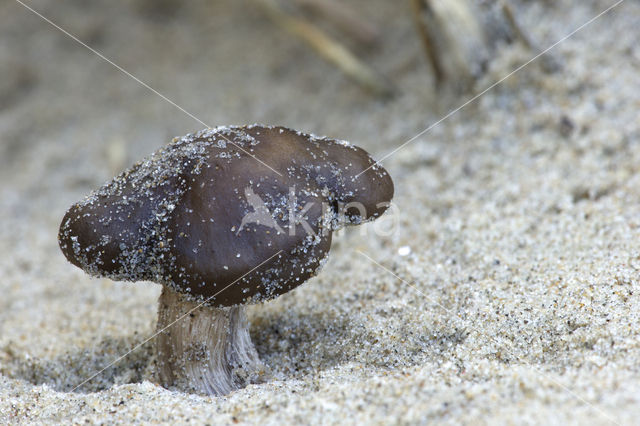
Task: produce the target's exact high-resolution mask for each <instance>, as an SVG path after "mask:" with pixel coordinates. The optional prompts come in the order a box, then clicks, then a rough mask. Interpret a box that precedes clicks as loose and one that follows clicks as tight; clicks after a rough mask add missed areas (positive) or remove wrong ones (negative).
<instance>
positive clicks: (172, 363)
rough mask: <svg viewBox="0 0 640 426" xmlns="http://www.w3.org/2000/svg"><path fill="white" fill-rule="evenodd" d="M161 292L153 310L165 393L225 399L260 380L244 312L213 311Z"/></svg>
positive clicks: (167, 291) (261, 366)
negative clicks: (172, 390) (172, 389)
mask: <svg viewBox="0 0 640 426" xmlns="http://www.w3.org/2000/svg"><path fill="white" fill-rule="evenodd" d="M199 305H200V304H199V303H197V302H194V301H192V300H189V299H188V298H187V297H185V296H183V295H181V294H179V293H176V292H175V291H173V290H171V289H169V288H167V287H166V286H163V289H162V294H161V295H160V304H159V307H158V331H161V330H162V332H160V333H159V334H158V341H157V347H156V349H157V356H158V377H159V380H160V382H161V384H162V385H163V386H165V387H176V388H178V389H180V390H183V391H192V392H198V393H204V394H209V395H225V394H228V393H229V392H231V391H233V390H236V389H240V388H243V387H244V386H246V385H247V384H248V383H257V382H261V381H263V380H264V378H265V377H264V376H265V367H264V364H263V363H262V362H261V361H260V358H259V357H258V352H257V351H256V349H255V347H254V346H253V343H251V337H250V336H249V322H248V321H247V316H246V314H245V308H244V306H234V307H230V308H214V307H211V306H207V305H202V306H199Z"/></svg>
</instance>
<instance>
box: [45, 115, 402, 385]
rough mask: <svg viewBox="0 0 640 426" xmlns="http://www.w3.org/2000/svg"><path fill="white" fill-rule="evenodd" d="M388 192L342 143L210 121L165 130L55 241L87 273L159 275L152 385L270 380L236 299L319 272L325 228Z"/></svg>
mask: <svg viewBox="0 0 640 426" xmlns="http://www.w3.org/2000/svg"><path fill="white" fill-rule="evenodd" d="M363 171H364V172H363ZM359 173H360V174H359ZM392 196H393V183H392V181H391V178H390V177H389V175H388V173H387V172H386V171H385V170H384V169H383V168H382V167H380V166H379V165H377V164H376V163H375V162H374V161H373V159H372V158H371V157H370V156H369V155H368V154H367V153H366V152H365V151H364V150H363V149H361V148H358V147H356V146H353V145H350V144H349V143H347V142H344V141H339V140H334V139H328V138H323V137H316V136H313V135H308V134H304V133H300V132H297V131H294V130H290V129H286V128H283V127H267V126H260V125H252V126H242V127H218V128H215V129H206V130H202V131H200V132H197V133H195V134H190V135H187V136H184V137H182V138H175V139H174V140H173V141H172V142H171V143H170V144H169V145H167V146H165V147H163V148H161V149H160V150H158V151H156V152H155V153H153V154H152V155H151V156H149V157H148V158H147V159H145V160H143V161H141V162H138V163H136V164H135V165H134V166H133V167H131V168H130V169H128V170H126V171H125V172H123V173H122V174H120V175H119V176H117V177H115V178H114V179H113V180H112V181H110V182H108V183H106V184H105V185H104V186H102V187H101V188H100V189H98V190H96V191H94V192H92V193H91V194H90V195H89V196H88V197H87V198H85V199H84V200H83V201H81V202H79V203H76V204H74V205H73V206H71V208H70V209H69V210H68V211H67V213H66V214H65V216H64V218H63V219H62V223H61V225H60V231H59V236H58V239H59V244H60V248H61V250H62V252H63V253H64V255H65V256H66V258H67V259H68V260H69V261H70V262H71V263H73V264H74V265H76V266H78V267H80V268H82V269H83V270H84V271H85V272H87V273H89V274H91V275H94V276H101V277H108V278H111V279H114V280H125V281H141V280H146V281H153V282H156V283H159V284H162V285H163V288H162V294H161V296H160V303H159V308H158V326H157V327H158V328H157V330H158V336H157V346H156V350H157V367H158V368H157V372H158V376H159V381H160V382H161V383H162V385H163V386H165V387H176V388H178V389H182V390H186V391H195V392H198V393H205V394H212V395H224V394H227V393H229V392H231V391H232V390H234V389H239V388H241V387H244V386H245V385H246V384H247V383H253V382H259V381H261V380H263V378H264V377H265V375H266V374H265V371H266V369H265V366H264V365H263V364H262V362H261V361H260V359H259V357H258V353H257V352H256V349H255V348H254V346H253V344H252V342H251V338H250V336H249V324H248V321H247V317H246V315H245V306H246V305H247V304H250V303H258V302H263V301H266V300H269V299H273V298H275V297H277V296H279V295H281V294H283V293H286V292H288V291H289V290H291V289H293V288H295V287H297V286H299V285H300V284H302V283H303V282H305V281H306V280H308V279H309V278H310V277H312V276H314V275H316V273H317V272H318V271H319V269H320V268H321V266H322V265H323V264H324V263H325V261H326V259H327V255H328V253H329V248H330V246H331V233H332V231H334V230H336V229H339V228H340V227H342V226H344V225H351V224H359V223H362V222H366V221H369V220H373V219H375V218H377V217H379V216H380V215H381V214H382V213H384V211H385V210H386V209H387V207H388V205H389V202H390V200H391V198H392Z"/></svg>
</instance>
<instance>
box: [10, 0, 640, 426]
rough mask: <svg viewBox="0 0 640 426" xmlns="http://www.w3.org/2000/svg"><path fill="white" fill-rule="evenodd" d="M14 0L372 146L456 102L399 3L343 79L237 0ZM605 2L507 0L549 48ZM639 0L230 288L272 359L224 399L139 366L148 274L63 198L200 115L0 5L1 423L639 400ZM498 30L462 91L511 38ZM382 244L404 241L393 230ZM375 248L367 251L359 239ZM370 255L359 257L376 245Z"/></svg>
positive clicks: (612, 412) (187, 102) (241, 106)
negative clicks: (105, 250)
mask: <svg viewBox="0 0 640 426" xmlns="http://www.w3.org/2000/svg"><path fill="white" fill-rule="evenodd" d="M161 3H162V4H163V5H164V6H163V7H160V8H158V7H153V6H151V4H152V2H150V1H137V2H125V3H124V4H123V3H119V2H108V1H106V0H105V1H94V2H77V1H56V2H53V1H45V0H38V1H30V2H29V4H30V5H32V6H33V7H34V8H36V9H37V10H38V11H40V12H41V13H43V14H44V15H45V16H47V17H49V18H50V19H52V20H53V21H55V22H56V23H58V24H59V25H60V26H62V27H64V28H65V29H67V30H68V31H70V32H71V33H73V34H75V35H76V36H78V37H79V38H80V39H82V40H83V41H85V42H87V43H89V44H90V45H91V46H93V47H95V48H96V49H98V50H100V51H101V52H103V53H104V54H105V55H106V56H108V57H109V58H111V59H112V60H113V61H114V62H116V63H117V64H119V65H120V66H122V67H123V68H125V69H127V70H128V71H129V72H131V73H133V74H135V75H136V76H137V77H139V78H140V79H142V80H144V81H145V82H147V83H149V84H150V85H151V86H153V87H154V88H155V89H157V90H158V91H160V92H161V93H163V94H164V95H166V96H167V97H168V98H170V99H172V100H173V101H175V102H176V103H178V104H180V105H181V106H183V107H184V108H185V109H186V110H188V111H189V112H190V113H192V114H193V115H195V116H197V117H198V118H199V119H200V120H202V121H204V122H205V123H207V124H208V125H212V126H215V125H220V124H242V123H252V122H263V123H269V124H282V125H286V126H289V127H293V128H296V129H300V130H304V131H308V132H314V133H318V134H326V135H329V136H333V137H338V138H341V139H346V140H349V141H351V142H353V143H356V144H358V145H361V146H363V147H364V148H366V149H367V150H369V151H370V152H372V153H373V154H374V155H375V156H377V157H378V158H379V157H381V156H383V155H384V154H385V153H387V152H389V151H390V150H391V149H393V148H395V147H397V146H399V145H400V144H401V143H403V142H404V141H405V140H407V139H409V138H410V137H412V136H413V135H415V134H416V133H418V132H419V131H421V130H423V129H425V128H426V127H427V126H429V125H430V124H431V123H433V122H435V121H436V120H438V118H439V117H441V116H443V115H444V114H446V112H447V111H449V110H450V109H451V108H454V107H456V106H458V105H459V104H461V103H462V102H463V101H464V100H465V99H464V98H456V97H454V96H450V95H444V94H438V93H436V92H434V90H433V89H432V86H431V83H432V82H431V78H430V73H429V68H428V67H427V65H426V62H425V60H424V58H423V56H422V51H421V46H420V44H419V40H418V39H417V38H416V36H415V33H414V28H413V27H412V24H411V21H410V18H409V12H408V5H407V4H405V3H403V2H389V1H384V0H375V1H373V0H359V1H353V2H352V3H353V4H354V5H355V7H358V8H359V10H361V11H362V14H363V15H364V16H365V17H366V18H367V19H369V20H371V21H373V22H375V23H376V24H377V25H378V26H379V28H380V29H381V31H382V33H383V34H384V37H383V38H382V41H381V44H380V46H379V47H378V48H376V49H373V50H371V51H369V52H362V53H361V56H362V57H363V58H364V59H365V60H366V61H367V62H369V63H371V64H372V65H373V66H374V67H375V68H376V69H378V70H380V71H381V72H382V73H384V74H385V75H387V76H389V77H390V78H391V79H392V80H393V81H394V82H395V84H396V85H397V86H398V87H399V88H400V90H401V95H400V96H398V97H397V98H395V99H394V100H392V101H388V102H383V101H379V100H376V99H374V98H372V97H371V96H369V95H367V94H366V93H363V92H362V91H361V90H360V89H359V88H358V87H357V86H354V85H353V84H352V83H351V82H350V81H349V80H348V79H346V78H345V77H343V76H342V75H341V74H340V73H339V72H337V71H336V70H335V69H333V68H332V67H331V66H329V65H327V64H326V63H324V62H323V61H322V60H321V59H319V58H318V57H317V56H316V55H314V54H313V53H311V52H310V51H308V50H307V49H305V48H304V47H302V46H301V45H300V43H298V42H297V41H296V40H292V39H291V38H290V37H289V36H287V35H286V34H284V33H282V32H281V31H280V30H278V29H276V28H274V27H273V25H272V24H271V23H270V22H269V21H267V20H265V19H264V18H263V16H262V15H261V14H260V13H259V12H258V11H256V10H253V9H252V8H251V7H250V5H248V4H247V3H246V2H244V1H237V2H235V1H234V2H232V1H217V2H205V1H204V0H202V1H197V2H189V3H188V5H183V6H180V5H179V3H178V2H175V3H174V2H171V1H164V2H161ZM612 3H613V0H611V1H587V2H582V1H580V2H578V1H574V2H569V1H563V2H534V1H526V2H522V3H521V4H519V5H518V6H517V8H516V10H517V15H518V17H519V19H520V20H521V22H522V24H523V26H524V27H526V28H527V30H528V31H529V32H530V34H531V35H532V36H533V37H534V38H535V40H536V41H537V42H538V44H539V45H540V46H542V47H546V46H549V45H551V44H552V43H554V42H556V41H557V40H559V39H561V38H562V37H563V36H565V35H566V34H568V33H569V32H570V31H572V30H573V29H575V28H577V27H578V26H580V25H581V24H583V23H585V22H586V21H588V20H589V19H590V18H592V17H593V16H595V15H596V14H597V13H599V12H600V11H601V10H603V9H605V8H606V7H608V6H609V5H611V4H612ZM639 20H640V4H639V3H638V2H637V1H633V0H626V1H625V2H624V3H623V4H622V5H620V6H619V7H618V8H616V9H615V11H614V12H613V13H610V14H607V15H606V16H604V17H602V18H601V19H599V20H597V21H596V22H595V23H593V24H592V25H590V26H589V27H587V28H586V29H585V30H583V31H581V32H579V33H578V34H576V35H575V36H573V37H571V38H570V39H568V40H567V41H565V42H563V43H562V44H560V45H559V46H558V47H557V48H556V49H555V50H554V51H553V55H554V58H555V59H556V60H557V61H558V63H559V64H560V65H561V68H560V70H559V71H557V72H551V73H550V72H545V71H544V69H543V68H544V67H541V66H540V64H539V63H533V64H531V65H530V66H528V67H526V68H525V69H523V70H522V71H521V72H519V73H518V74H516V75H514V76H513V77H511V78H510V79H508V80H507V81H505V82H504V84H501V85H500V86H498V87H496V88H495V89H493V90H492V91H490V92H489V93H487V94H486V95H485V96H482V97H481V98H480V99H479V100H478V102H475V103H473V104H471V105H469V106H468V107H467V108H465V109H463V110H462V111H460V112H459V113H457V114H455V115H454V116H452V117H451V118H449V119H447V120H446V121H444V122H442V123H441V124H439V125H438V126H436V127H435V128H434V129H433V130H431V131H429V132H428V133H426V134H425V135H423V136H422V137H420V138H418V139H417V140H415V141H414V142H412V143H411V144H409V145H407V146H406V147H405V148H404V149H402V150H401V151H399V152H398V153H396V154H395V155H393V156H391V157H390V158H388V159H387V160H386V161H385V163H384V164H385V167H386V168H387V169H388V170H389V171H390V173H391V175H392V176H393V178H394V181H395V184H396V197H395V203H396V206H397V214H396V216H395V217H397V218H398V226H397V228H396V229H395V231H394V232H393V233H392V234H391V235H387V236H380V235H376V233H375V232H374V231H375V229H374V227H373V226H372V225H367V227H365V228H363V229H365V230H366V231H367V232H366V235H362V234H361V232H360V230H359V229H353V230H350V231H349V232H346V233H343V234H342V235H341V236H340V237H339V238H337V239H336V240H335V241H334V246H333V249H332V256H331V258H330V261H329V263H328V264H327V265H326V267H325V269H324V270H323V272H322V273H321V274H320V275H319V276H318V277H317V278H315V279H313V280H311V281H310V282H308V283H307V284H305V285H303V286H301V287H299V288H298V289H296V290H295V291H293V292H291V293H289V294H287V295H284V296H282V297H280V298H279V299H277V300H275V301H273V302H269V303H267V304H265V305H262V306H257V307H254V308H252V309H251V311H250V319H251V321H252V328H251V334H252V337H253V340H254V342H255V344H256V347H257V349H258V352H259V353H260V356H261V357H262V359H263V360H264V361H265V362H266V363H267V364H268V365H269V366H270V367H271V368H272V370H273V373H274V378H273V380H271V381H270V382H268V383H266V384H261V385H252V386H249V387H247V388H245V389H242V390H239V391H237V392H234V393H232V394H230V395H227V396H225V397H217V398H216V397H203V396H198V395H191V394H184V393H179V392H172V391H168V390H165V389H163V388H162V387H159V386H158V385H156V384H154V375H153V357H154V355H153V347H152V345H151V342H149V343H146V344H144V345H142V347H141V348H139V349H137V350H135V351H134V352H132V353H130V354H129V355H128V356H126V357H125V358H123V359H122V360H120V361H119V362H117V363H116V364H114V365H113V366H112V367H109V368H107V369H106V370H105V371H103V372H102V373H101V374H99V375H98V376H97V377H96V378H95V379H94V380H92V381H90V382H88V383H85V384H84V385H83V386H82V387H80V388H78V389H76V390H75V391H74V390H73V389H74V388H76V386H77V385H79V384H80V383H82V382H83V381H84V380H85V379H87V378H89V377H90V376H91V375H92V374H94V373H95V372H98V371H100V370H101V369H102V368H104V367H105V366H107V365H109V364H110V363H111V362H112V361H113V360H114V359H116V358H117V357H118V356H120V355H122V354H124V353H126V352H127V351H128V350H129V349H130V348H132V347H135V346H136V345H138V344H140V343H142V342H144V341H145V340H146V339H147V338H148V337H149V336H151V335H152V334H153V332H154V329H155V323H156V308H157V298H158V295H159V293H160V288H159V286H158V285H155V284H151V283H135V284H129V283H127V284H123V283H114V282H111V281H109V280H100V279H91V278H89V277H87V276H86V275H85V274H84V273H83V272H82V271H80V270H79V269H77V268H75V267H73V266H72V265H70V264H68V263H67V262H66V261H65V259H64V257H63V256H62V254H61V253H60V251H59V249H58V245H57V241H56V234H57V229H58V225H59V221H60V219H61V218H62V216H63V214H64V212H65V210H66V209H67V207H68V206H69V205H70V204H71V203H72V202H74V201H77V200H79V199H81V198H82V197H83V196H84V195H86V194H87V193H88V192H89V191H90V190H91V189H92V188H95V187H97V186H99V185H100V184H102V183H103V182H104V181H105V180H107V179H109V178H110V177H111V176H113V175H114V174H115V173H116V172H118V171H120V170H122V169H123V168H125V167H126V166H128V165H130V164H132V163H133V162H134V161H135V160H137V159H139V158H141V157H142V156H144V155H146V154H148V153H150V152H152V151H153V150H155V149H157V148H158V147H160V146H162V145H163V144H164V143H166V142H168V141H169V140H170V138H171V137H172V136H175V135H182V134H186V133H189V132H192V131H196V130H198V129H200V128H202V127H204V126H203V125H202V124H201V123H199V122H197V121H196V120H194V119H193V118H191V117H189V116H188V115H186V114H184V113H183V112H181V111H179V110H178V109H176V108H175V107H173V106H172V105H170V104H169V103H168V102H166V101H164V100H162V99H161V98H159V97H158V96H157V95H155V94H153V93H151V92H150V91H149V90H148V89H146V88H144V87H142V86H141V85H140V84H138V83H137V82H135V81H134V80H132V79H131V78H129V77H127V76H126V75H124V74H123V73H121V72H120V71H118V70H117V69H115V68H114V67H112V66H110V65H109V64H107V63H106V62H105V61H103V60H102V59H100V58H98V57H97V56H96V55H94V54H92V53H91V52H89V51H88V50H86V49H85V48H83V47H82V46H80V45H78V44H77V43H76V42H74V41H73V40H71V39H70V38H69V37H67V36H65V35H64V34H62V33H61V32H60V31H58V30H56V29H55V28H53V27H52V26H50V25H49V24H47V23H46V22H44V21H43V20H42V19H40V18H39V17H37V16H35V15H34V14H33V13H31V12H29V11H28V10H27V9H25V8H24V7H23V6H21V5H20V4H19V3H17V2H15V1H13V0H9V1H5V2H2V4H0V75H1V77H0V182H1V183H0V218H1V220H2V224H1V226H0V253H1V254H2V256H0V272H1V275H0V276H1V279H0V293H1V294H2V297H0V423H7V422H11V423H13V422H23V423H32V422H33V423H59V422H64V423H84V422H90V423H102V422H108V423H112V422H113V423H130V422H137V421H140V422H145V423H147V422H171V423H175V422H178V423H186V422H189V421H191V422H197V423H201V422H207V423H216V424H232V423H245V422H246V423H271V424H282V423H284V422H301V423H326V424H344V423H353V424H356V423H357V424H361V423H362V422H370V423H374V424H375V423H396V422H398V423H427V422H438V423H452V424H460V423H474V424H478V423H481V424H482V423H485V424H486V423H498V424H511V423H518V424H521V423H531V424H533V423H538V424H539V423H544V424H567V423H571V424H585V423H593V424H611V423H613V424H615V423H619V424H633V423H637V422H638V418H640V368H639V366H640V333H639V332H638V323H639V318H638V315H639V312H640V309H639V308H640V306H639V305H640V289H639V288H638V285H639V281H638V276H639V274H640V239H639V237H640V116H639V114H638V111H639V110H640V44H639V43H638V36H639V35H640V34H639V30H638V26H637V23H638V21H639ZM531 55H532V54H531V52H527V51H525V50H524V49H522V48H520V47H517V46H516V47H508V48H503V49H501V51H500V53H499V55H498V56H497V58H495V60H494V61H493V63H492V66H491V69H490V70H489V72H488V74H487V75H486V77H485V78H484V79H483V80H482V81H480V82H479V83H478V88H479V89H482V88H483V87H487V86H489V85H490V84H491V83H493V82H494V81H496V80H497V79H499V78H501V77H502V76H504V75H506V74H507V73H508V72H509V71H511V70H513V69H515V68H516V67H517V66H518V65H519V64H521V63H523V62H524V61H525V60H527V59H528V58H529V57H530V56H531ZM401 248H402V249H401ZM368 257H370V259H369V258H368ZM371 259H373V260H375V262H378V263H379V264H376V263H374V262H373V261H372V260H371Z"/></svg>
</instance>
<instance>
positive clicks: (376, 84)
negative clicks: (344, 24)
mask: <svg viewBox="0 0 640 426" xmlns="http://www.w3.org/2000/svg"><path fill="white" fill-rule="evenodd" d="M254 2H255V3H256V4H258V5H259V6H260V7H261V8H262V9H263V10H264V11H265V12H266V13H267V14H268V16H269V17H270V18H271V19H272V20H273V21H274V22H275V23H276V24H277V25H279V26H280V27H282V28H283V29H285V30H286V31H288V32H289V33H291V34H293V35H294V36H296V37H297V38H299V39H301V40H302V41H304V42H305V43H307V44H308V45H309V46H311V48H313V49H314V50H315V51H316V52H318V54H320V56H322V57H323V58H324V59H325V60H327V61H328V62H330V63H332V64H334V65H335V66H337V67H338V68H340V69H341V70H342V71H343V72H344V73H345V74H346V75H347V76H349V77H351V78H352V79H353V80H354V81H356V82H357V83H359V84H360V85H361V86H363V87H364V88H366V89H367V90H369V91H371V92H372V93H374V94H376V95H379V96H385V97H386V96H391V95H392V94H393V93H394V89H393V87H392V86H391V84H390V83H389V82H388V81H387V80H386V79H385V78H384V77H382V76H381V75H379V74H378V73H377V72H375V71H374V70H372V69H371V68H370V67H369V66H368V65H366V64H365V63H364V62H362V61H361V60H360V59H358V58H357V57H356V56H355V55H354V54H353V53H351V51H349V49H347V48H346V47H345V46H343V45H342V44H340V43H338V42H337V41H335V40H333V39H332V38H331V37H329V36H328V35H327V34H325V33H324V32H323V31H322V30H320V29H319V28H317V27H316V26H314V25H313V24H311V23H310V22H307V21H306V20H304V19H302V18H299V17H296V16H293V15H290V14H288V13H286V12H284V11H283V10H282V9H281V8H280V7H279V6H278V5H277V3H276V2H274V1H271V0H254Z"/></svg>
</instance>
